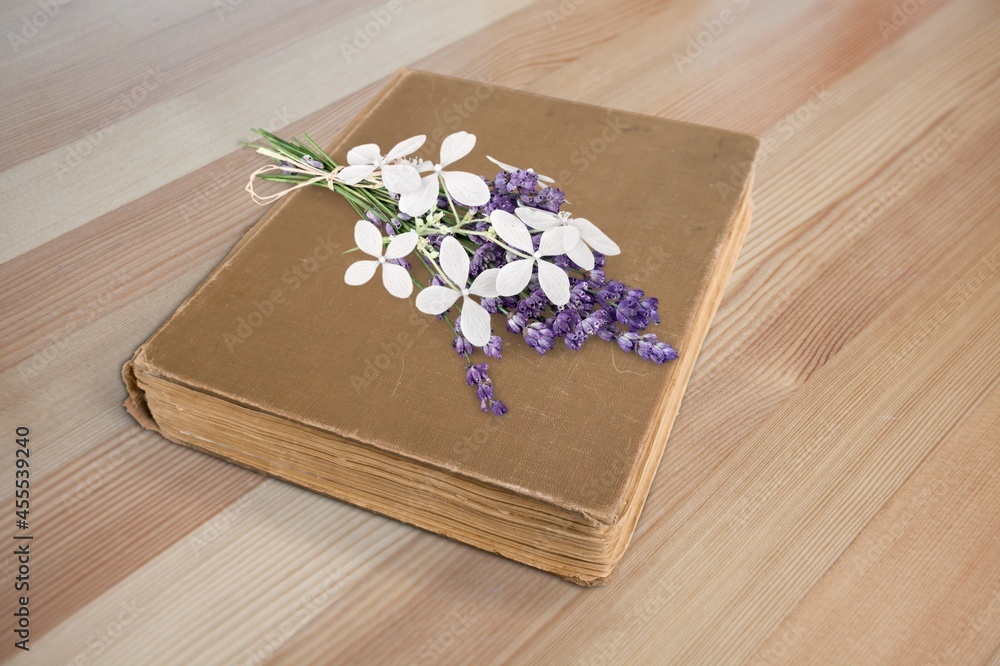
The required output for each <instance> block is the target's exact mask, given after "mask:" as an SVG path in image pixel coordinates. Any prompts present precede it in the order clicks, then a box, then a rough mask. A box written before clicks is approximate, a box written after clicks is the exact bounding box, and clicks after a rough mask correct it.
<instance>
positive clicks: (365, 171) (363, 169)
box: [337, 164, 375, 185]
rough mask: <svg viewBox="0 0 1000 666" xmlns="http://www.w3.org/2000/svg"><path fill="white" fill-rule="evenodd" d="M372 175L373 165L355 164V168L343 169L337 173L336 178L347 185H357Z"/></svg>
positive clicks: (373, 171)
mask: <svg viewBox="0 0 1000 666" xmlns="http://www.w3.org/2000/svg"><path fill="white" fill-rule="evenodd" d="M373 173H375V166H374V165H372V164H357V165H355V166H349V167H344V168H343V169H341V170H340V171H338V172H337V177H338V178H340V179H341V180H342V181H344V182H345V183H347V184H348V185H357V184H358V183H360V182H361V181H363V180H364V179H365V178H367V177H368V176H370V175H372V174H373Z"/></svg>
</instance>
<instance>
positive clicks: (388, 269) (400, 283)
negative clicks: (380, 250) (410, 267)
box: [382, 263, 413, 298]
mask: <svg viewBox="0 0 1000 666" xmlns="http://www.w3.org/2000/svg"><path fill="white" fill-rule="evenodd" d="M382 284H384V285H385V288H386V289H388V290H389V293H390V294H392V295H393V296H395V297H397V298H406V297H407V296H409V295H410V294H411V293H413V280H411V279H410V273H409V271H407V270H406V269H405V268H403V267H402V266H399V265H398V264H390V263H385V264H382Z"/></svg>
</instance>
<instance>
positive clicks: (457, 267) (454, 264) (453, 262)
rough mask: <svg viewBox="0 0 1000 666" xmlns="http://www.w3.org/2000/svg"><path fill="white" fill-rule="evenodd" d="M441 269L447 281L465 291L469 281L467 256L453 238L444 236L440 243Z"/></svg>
mask: <svg viewBox="0 0 1000 666" xmlns="http://www.w3.org/2000/svg"><path fill="white" fill-rule="evenodd" d="M439 261H440V262H441V269H442V270H443V271H444V274H445V275H447V276H448V279H449V280H451V281H452V283H453V284H454V285H455V286H456V287H458V288H459V289H465V283H466V282H468V281H469V254H468V253H467V252H466V251H465V248H464V247H462V244H461V243H459V242H458V239H457V238H455V237H454V236H446V237H445V239H444V240H443V241H441V258H440V259H439Z"/></svg>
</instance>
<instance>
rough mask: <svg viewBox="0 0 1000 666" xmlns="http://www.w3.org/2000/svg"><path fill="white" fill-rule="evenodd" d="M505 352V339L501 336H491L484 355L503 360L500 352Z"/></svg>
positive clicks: (484, 349)
mask: <svg viewBox="0 0 1000 666" xmlns="http://www.w3.org/2000/svg"><path fill="white" fill-rule="evenodd" d="M502 351H503V339H502V338H501V337H500V336H499V335H492V336H490V340H489V342H487V343H486V346H485V347H483V353H484V354H486V355H487V356H489V357H492V358H502V357H501V355H500V352H502Z"/></svg>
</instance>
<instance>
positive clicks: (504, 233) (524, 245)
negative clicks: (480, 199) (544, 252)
mask: <svg viewBox="0 0 1000 666" xmlns="http://www.w3.org/2000/svg"><path fill="white" fill-rule="evenodd" d="M490 224H492V225H493V229H494V231H496V232H497V236H499V237H500V238H502V239H503V240H504V242H506V243H507V244H508V245H512V246H513V247H516V248H517V249H518V250H523V251H524V252H528V253H533V252H534V251H535V247H534V245H532V244H531V234H529V233H528V229H527V227H525V226H524V223H523V222H521V220H519V219H517V218H516V217H514V216H513V215H512V214H510V213H508V212H507V211H505V210H499V209H498V210H495V211H493V212H492V213H490Z"/></svg>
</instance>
